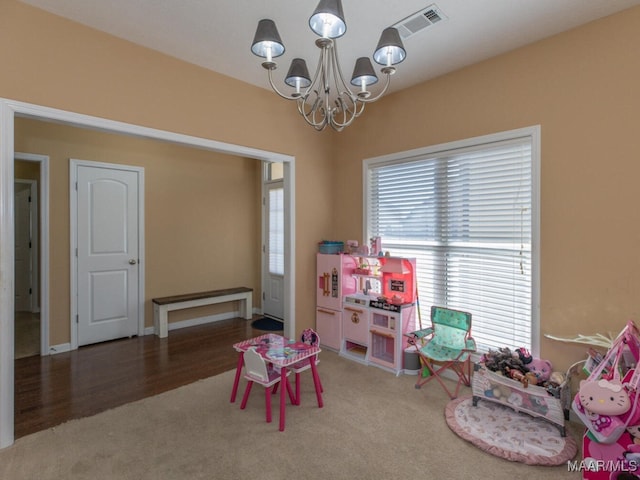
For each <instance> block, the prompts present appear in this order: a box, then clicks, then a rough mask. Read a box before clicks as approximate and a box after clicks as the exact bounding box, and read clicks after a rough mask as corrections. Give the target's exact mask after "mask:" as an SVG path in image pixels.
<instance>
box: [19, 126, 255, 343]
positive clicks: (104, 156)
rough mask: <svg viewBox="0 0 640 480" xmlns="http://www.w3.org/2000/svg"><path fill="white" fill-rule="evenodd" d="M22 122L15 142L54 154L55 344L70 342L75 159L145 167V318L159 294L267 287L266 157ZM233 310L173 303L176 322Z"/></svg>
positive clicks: (52, 263) (28, 149)
mask: <svg viewBox="0 0 640 480" xmlns="http://www.w3.org/2000/svg"><path fill="white" fill-rule="evenodd" d="M15 131H16V134H15V137H16V138H15V145H16V146H15V148H16V151H20V152H29V153H40V154H45V155H48V156H49V157H50V169H49V172H50V177H51V178H50V192H49V197H50V199H49V211H50V225H51V227H50V254H51V255H50V256H51V258H50V271H51V278H50V279H49V280H50V342H51V344H52V345H59V344H62V343H67V342H69V341H70V333H69V325H70V322H69V319H70V300H69V299H70V294H69V288H70V287H69V284H70V283H69V251H70V247H69V235H70V234H69V229H70V226H69V159H71V158H73V159H80V160H90V161H96V162H108V163H115V164H126V165H132V166H136V167H143V168H144V179H145V253H146V261H145V264H144V268H145V279H146V282H145V294H146V298H145V312H146V318H145V324H146V325H147V326H151V325H153V308H152V305H151V299H152V298H154V297H161V296H166V295H177V294H181V293H190V292H197V291H203V290H213V289H219V288H229V287H235V286H247V287H251V288H253V289H254V291H256V292H259V291H260V288H261V286H260V285H261V283H260V246H261V202H260V199H261V162H259V161H256V160H253V159H247V158H240V157H234V156H229V155H223V154H216V153H212V152H206V151H203V150H197V149H193V148H185V147H181V146H177V145H173V144H170V143H166V142H160V141H152V140H145V139H140V138H133V137H128V136H122V135H114V134H107V133H101V132H96V131H91V130H83V129H80V128H73V127H68V126H63V125H58V124H53V123H47V122H41V121H34V120H26V119H17V120H16V129H15ZM20 163H26V162H20ZM254 298H255V301H254V304H255V306H256V307H259V306H260V296H259V295H256V296H255V297H254ZM234 309H235V310H237V305H233V304H227V305H224V306H216V307H209V308H204V307H203V308H201V309H191V310H189V311H186V312H172V313H171V314H170V318H169V321H170V322H173V321H179V320H184V319H186V318H194V317H196V316H205V315H211V314H214V313H222V312H224V311H230V310H234Z"/></svg>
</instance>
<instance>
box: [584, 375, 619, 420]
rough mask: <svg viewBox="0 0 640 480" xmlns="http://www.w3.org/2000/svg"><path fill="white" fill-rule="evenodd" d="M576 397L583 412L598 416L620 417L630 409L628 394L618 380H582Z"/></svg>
mask: <svg viewBox="0 0 640 480" xmlns="http://www.w3.org/2000/svg"><path fill="white" fill-rule="evenodd" d="M578 396H579V398H580V403H581V404H582V406H583V407H584V409H585V410H588V411H590V412H592V413H599V414H600V415H609V416H611V415H622V414H624V413H626V412H627V411H628V410H629V409H630V408H631V401H630V400H629V394H628V393H627V391H626V390H625V388H624V387H623V386H622V383H620V381H619V380H605V379H601V380H598V381H597V382H594V381H589V380H582V381H581V382H580V390H579V391H578Z"/></svg>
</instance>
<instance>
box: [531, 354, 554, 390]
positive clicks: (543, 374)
mask: <svg viewBox="0 0 640 480" xmlns="http://www.w3.org/2000/svg"><path fill="white" fill-rule="evenodd" d="M527 368H528V369H529V371H530V372H533V373H535V375H536V377H538V384H539V385H541V384H543V383H544V382H546V381H548V380H549V377H550V376H551V372H552V370H553V369H552V366H551V362H550V361H549V360H543V359H542V358H534V359H532V360H531V361H530V362H529V363H528V364H527Z"/></svg>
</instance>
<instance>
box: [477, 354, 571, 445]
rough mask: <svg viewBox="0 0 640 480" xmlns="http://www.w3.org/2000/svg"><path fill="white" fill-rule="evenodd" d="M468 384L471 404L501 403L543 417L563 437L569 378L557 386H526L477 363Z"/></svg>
mask: <svg viewBox="0 0 640 480" xmlns="http://www.w3.org/2000/svg"><path fill="white" fill-rule="evenodd" d="M471 386H472V389H473V405H474V406H477V404H478V400H480V399H482V400H487V401H489V402H496V403H500V404H502V405H506V406H508V407H511V408H512V409H514V410H515V411H517V412H524V413H527V414H529V415H531V416H533V417H539V418H542V419H544V420H546V421H548V422H550V423H552V424H553V425H555V426H556V427H558V430H560V435H562V436H563V437H564V436H566V429H565V420H568V419H569V407H570V404H571V398H570V397H571V393H570V391H569V390H570V389H569V383H568V381H566V380H565V382H564V383H563V384H562V385H560V386H558V387H557V388H545V387H539V386H535V385H529V386H527V387H526V388H525V386H524V385H523V384H522V383H521V382H519V381H516V380H512V379H511V378H507V377H504V376H502V375H498V374H496V373H495V372H492V371H491V370H488V369H487V368H485V367H484V365H482V364H481V363H477V364H475V365H474V373H473V377H472V380H471Z"/></svg>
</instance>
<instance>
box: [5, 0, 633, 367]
mask: <svg viewBox="0 0 640 480" xmlns="http://www.w3.org/2000/svg"><path fill="white" fill-rule="evenodd" d="M5 3H6V8H4V9H3V15H2V16H1V17H0V60H1V61H2V62H3V66H4V69H3V75H2V76H0V96H3V97H6V98H12V99H17V100H23V101H27V102H32V103H36V104H42V105H47V106H53V107H56V108H62V109H65V110H72V111H78V112H82V113H87V114H91V115H97V116H102V117H107V118H110V119H115V120H121V121H126V122H130V123H135V124H141V125H145V126H151V127H155V128H160V129H164V130H171V131H177V132H180V133H187V134H190V135H197V136H203V137H207V138H213V139H216V140H220V141H224V142H229V143H236V144H241V145H247V146H251V147H256V148H261V149H266V150H272V151H278V152H283V153H287V154H290V155H294V156H295V157H296V184H297V194H296V199H295V200H296V222H297V229H296V237H297V238H296V261H297V269H296V285H297V289H298V290H297V297H296V301H297V308H296V317H297V322H298V329H300V328H304V327H305V326H311V325H313V315H314V307H313V305H314V298H313V292H314V289H313V281H314V277H315V275H314V258H313V254H314V252H315V243H316V242H317V241H318V240H320V239H322V238H336V239H347V238H357V239H359V238H360V237H361V236H362V231H361V225H362V163H361V162H362V160H363V159H365V158H369V157H373V156H379V155H383V154H388V153H392V152H397V151H402V150H407V149H411V148H417V147H422V146H427V145H433V144H438V143H443V142H447V141H452V140H458V139H463V138H468V137H473V136H477V135H484V134H489V133H494V132H498V131H504V130H511V129H514V128H519V127H524V126H529V125H538V124H539V125H541V128H542V165H541V171H542V178H541V245H540V248H541V252H540V253H541V270H540V273H541V298H540V302H541V303H540V319H541V331H542V333H543V334H544V333H551V334H556V335H574V334H576V333H584V334H589V333H595V332H607V331H613V332H617V331H618V330H619V329H620V328H621V327H622V325H623V323H624V322H625V321H626V320H627V319H629V318H637V317H638V305H637V301H636V298H637V292H638V291H639V287H640V276H639V275H638V273H637V272H638V271H640V269H639V268H638V267H639V266H640V265H638V263H639V262H640V259H639V258H638V256H637V255H636V254H635V252H636V250H637V248H638V242H639V240H640V222H638V221H637V219H636V216H635V215H634V213H635V212H636V211H637V208H636V195H635V183H636V178H638V174H639V173H640V171H639V170H640V161H638V158H637V148H636V143H637V142H636V141H635V138H636V136H637V135H636V132H635V131H636V130H637V125H638V120H637V112H639V111H640V96H639V95H638V93H637V88H636V85H637V79H638V78H640V62H638V57H637V52H636V50H637V48H636V47H637V45H638V44H640V8H634V9H631V10H628V11H626V12H622V13H619V14H617V15H614V16H611V17H608V18H605V19H602V20H600V21H597V22H594V23H592V24H589V25H586V26H584V27H580V28H578V29H575V30H573V31H570V32H567V33H564V34H561V35H558V36H556V37H553V38H550V39H547V40H544V41H541V42H538V43H535V44H533V45H530V46H527V47H524V48H521V49H519V50H516V51H514V52H511V53H509V54H506V55H502V56H499V57H496V58H493V59H490V60H488V61H485V62H482V63H479V64H477V65H474V66H471V67H468V68H465V69H462V70H460V71H458V72H455V73H452V74H450V75H446V76H443V77H440V78H438V79H435V80H433V81H430V82H427V83H425V84H422V85H419V86H416V87H414V88H412V89H410V90H408V91H405V92H401V93H398V94H395V95H390V96H389V97H387V98H385V99H383V100H382V101H380V102H379V103H376V104H373V105H370V106H369V107H367V112H366V113H365V114H364V115H363V117H361V118H360V119H359V120H358V121H357V122H356V123H355V124H354V125H353V126H351V127H349V128H348V129H346V130H345V131H344V132H342V133H341V134H331V133H330V132H324V133H322V134H317V133H316V132H314V131H313V130H312V129H310V128H308V127H306V126H305V125H304V124H303V122H302V121H301V120H300V119H299V118H298V116H297V115H296V114H295V113H293V112H294V106H293V105H291V104H289V103H287V102H285V101H283V100H281V99H279V98H277V97H276V96H275V95H273V94H272V93H270V92H267V91H263V90H261V89H258V88H254V87H252V86H249V85H246V84H243V83H241V82H237V81H234V80H232V79H229V78H227V77H224V76H221V75H217V74H214V73H211V72H208V71H206V70H204V69H200V68H198V67H195V66H192V65H188V64H184V63H181V62H179V61H177V60H175V59H171V58H169V57H166V56H163V55H160V54H157V53H155V52H152V51H149V50H146V49H143V48H141V47H137V46H135V45H132V44H129V43H127V42H124V41H121V40H118V39H115V38H113V37H109V36H108V35H105V34H102V33H99V32H96V31H93V30H91V29H89V28H86V27H83V26H80V25H77V24H74V23H72V22H68V21H66V20H63V19H60V18H57V17H54V16H52V15H49V14H47V13H44V12H42V11H39V10H37V9H34V8H31V7H28V6H26V5H23V4H21V3H19V2H17V1H15V0H7V1H6V2H5ZM25 32H29V34H28V35H25ZM247 35H248V37H247V38H250V33H249V32H248V33H247ZM16 38H20V39H21V41H20V42H19V43H17V42H16V41H15V39H16ZM409 53H410V52H409ZM247 57H248V58H247V61H249V62H255V59H253V58H250V54H249V53H248V54H247ZM401 67H402V66H400V68H399V72H398V75H402V68H401ZM259 70H260V69H259V67H258V68H257V69H256V74H257V75H258V74H262V72H260V71H259ZM36 153H38V152H36ZM541 353H542V355H543V356H544V357H547V358H549V359H550V360H552V361H553V362H554V363H556V366H557V367H558V368H564V367H566V366H567V365H568V364H569V363H571V362H573V361H575V360H578V359H580V358H583V357H584V348H583V347H580V346H565V345H563V344H559V343H557V342H553V341H550V340H546V339H543V341H542V352H541Z"/></svg>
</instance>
